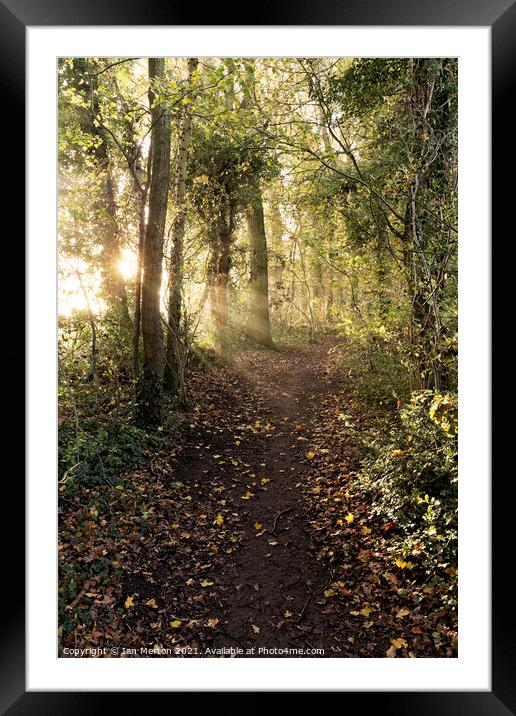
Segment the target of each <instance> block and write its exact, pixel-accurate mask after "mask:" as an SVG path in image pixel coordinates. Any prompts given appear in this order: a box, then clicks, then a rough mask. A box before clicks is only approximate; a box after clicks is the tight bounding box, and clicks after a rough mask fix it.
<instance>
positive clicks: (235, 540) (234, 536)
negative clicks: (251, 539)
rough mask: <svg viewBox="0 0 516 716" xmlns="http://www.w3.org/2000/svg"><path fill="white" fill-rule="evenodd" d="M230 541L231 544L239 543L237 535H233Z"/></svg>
mask: <svg viewBox="0 0 516 716" xmlns="http://www.w3.org/2000/svg"><path fill="white" fill-rule="evenodd" d="M229 539H230V541H231V542H238V537H237V536H236V535H231V537H230V538H229Z"/></svg>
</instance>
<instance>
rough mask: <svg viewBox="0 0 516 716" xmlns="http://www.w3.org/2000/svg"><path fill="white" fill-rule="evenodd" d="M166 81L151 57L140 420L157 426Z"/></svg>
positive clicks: (167, 172) (166, 179) (160, 65)
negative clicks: (160, 99) (161, 95)
mask: <svg viewBox="0 0 516 716" xmlns="http://www.w3.org/2000/svg"><path fill="white" fill-rule="evenodd" d="M164 78H165V59H164V58H149V83H150V89H149V98H150V100H151V101H150V105H151V123H152V133H151V142H152V161H151V181H150V189H149V214H148V221H147V228H146V232H145V245H144V251H143V281H142V311H141V313H142V315H141V319H142V337H143V350H144V364H143V373H142V376H141V378H140V380H139V382H138V419H139V421H140V423H141V424H143V425H147V426H150V427H152V426H156V425H158V424H159V423H160V422H161V417H162V400H163V370H164V364H165V361H164V351H163V331H162V327H161V313H160V291H161V276H162V261H163V241H164V234H165V221H166V215H167V199H168V187H169V178H170V116H169V114H168V112H167V111H166V109H165V108H164V107H163V106H161V105H160V104H159V103H156V102H155V95H154V89H155V85H156V83H159V82H162V81H163V80H164Z"/></svg>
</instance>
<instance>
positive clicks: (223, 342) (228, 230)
mask: <svg viewBox="0 0 516 716" xmlns="http://www.w3.org/2000/svg"><path fill="white" fill-rule="evenodd" d="M221 201H222V203H223V205H222V206H221V207H220V210H219V213H218V216H217V219H216V220H215V222H214V225H213V227H212V229H211V231H210V260H209V264H208V288H209V296H210V308H211V317H212V321H213V327H214V329H215V351H216V353H217V354H218V355H219V356H221V357H226V356H227V353H228V305H227V304H228V300H227V286H228V281H229V271H230V269H231V242H232V240H233V231H234V208H233V206H232V205H231V202H230V200H229V197H227V196H224V197H223V198H222V199H221Z"/></svg>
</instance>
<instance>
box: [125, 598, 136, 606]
mask: <svg viewBox="0 0 516 716" xmlns="http://www.w3.org/2000/svg"><path fill="white" fill-rule="evenodd" d="M124 607H125V608H126V609H129V607H134V597H127V599H126V600H125V604H124Z"/></svg>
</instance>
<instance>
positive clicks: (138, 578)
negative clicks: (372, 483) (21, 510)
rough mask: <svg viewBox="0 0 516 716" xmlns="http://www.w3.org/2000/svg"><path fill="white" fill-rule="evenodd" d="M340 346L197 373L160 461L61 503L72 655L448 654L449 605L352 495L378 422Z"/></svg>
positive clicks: (65, 645) (257, 356) (262, 354)
mask: <svg viewBox="0 0 516 716" xmlns="http://www.w3.org/2000/svg"><path fill="white" fill-rule="evenodd" d="M335 345H336V339H331V340H330V339H328V340H325V341H321V342H320V343H318V344H315V345H309V346H304V347H302V348H296V349H292V350H288V351H247V352H245V353H244V354H243V355H241V356H240V357H239V358H237V359H236V360H235V362H234V363H233V364H232V365H230V366H227V367H224V368H216V369H214V368H213V367H209V368H205V369H200V370H196V371H195V372H194V374H193V375H192V378H191V381H190V384H191V386H192V393H191V398H192V406H193V407H192V408H191V409H190V410H189V411H188V412H185V413H183V414H181V416H180V418H179V422H178V424H177V428H176V431H175V433H174V434H173V435H171V436H170V437H168V438H167V439H166V440H164V441H163V443H162V447H161V448H160V450H159V451H158V452H157V453H154V454H150V455H149V459H148V461H147V462H146V463H144V464H142V466H141V467H140V468H139V469H134V470H132V471H131V472H129V473H126V474H124V475H123V476H121V480H122V481H121V483H120V484H119V485H111V484H109V485H107V486H106V488H105V489H104V490H100V489H99V490H90V489H85V490H84V491H83V492H80V493H79V492H78V493H77V494H76V495H75V497H73V499H68V500H67V502H65V503H64V506H65V509H64V510H63V515H62V527H61V547H60V555H61V563H62V567H61V569H62V574H63V575H64V576H63V579H66V575H67V574H68V572H67V570H69V571H70V575H77V574H78V575H79V578H77V577H76V576H74V577H73V579H74V583H76V584H77V587H76V591H75V593H74V595H73V598H72V600H71V602H70V603H67V604H66V607H65V614H66V615H68V616H67V618H66V621H65V626H64V629H63V630H62V634H61V647H62V649H63V650H64V649H70V648H72V649H76V648H77V647H88V648H95V649H98V648H99V647H104V648H107V649H108V650H109V649H111V648H116V649H117V652H116V654H115V655H116V656H126V657H142V656H155V657H159V656H172V657H176V656H177V657H185V658H186V657H191V656H192V657H221V656H222V657H232V656H237V657H244V658H245V657H275V656H279V657H282V656H283V657H310V656H319V657H385V656H387V657H413V656H450V655H451V651H450V647H449V646H447V644H449V643H451V640H452V638H453V634H450V635H448V634H447V633H445V631H443V629H444V627H443V624H444V623H445V621H444V620H443V614H444V612H443V609H442V606H443V605H442V603H440V601H439V599H438V598H437V597H436V596H434V594H433V590H432V588H431V587H425V589H423V590H422V591H421V590H419V591H417V593H416V592H415V591H414V584H415V582H414V576H413V575H412V574H410V573H409V572H410V570H408V569H404V567H405V566H406V564H407V563H406V562H402V561H401V560H399V559H394V558H393V550H392V545H393V544H394V545H395V544H397V543H395V542H392V540H394V541H395V540H396V534H395V529H392V528H395V525H394V524H388V523H385V521H384V520H382V519H381V518H379V517H374V515H372V513H371V504H369V503H368V502H367V500H365V498H364V497H360V495H359V494H358V492H357V493H356V494H355V490H354V489H353V487H352V482H353V475H354V473H355V472H356V470H358V469H359V466H360V461H359V450H358V445H357V441H358V437H357V436H360V435H363V434H366V432H367V430H368V428H369V427H370V423H371V420H374V416H371V415H370V414H369V413H368V409H367V408H366V407H365V405H364V404H363V403H361V402H360V401H357V399H356V397H353V394H352V392H351V390H350V385H349V378H348V377H347V376H346V375H342V372H341V371H339V361H338V360H337V359H336V356H335V354H334V350H333V349H334V346H335ZM389 541H391V542H392V544H389ZM395 554H396V553H395ZM75 565H77V566H75ZM72 568H73V571H72ZM70 580H71V577H70ZM70 584H71V581H70ZM67 653H68V654H69V655H74V653H75V652H73V651H71V652H70V651H69V652H67ZM110 653H111V652H110V651H108V655H109V654H110ZM63 655H66V653H65V652H64V651H63Z"/></svg>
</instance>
